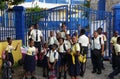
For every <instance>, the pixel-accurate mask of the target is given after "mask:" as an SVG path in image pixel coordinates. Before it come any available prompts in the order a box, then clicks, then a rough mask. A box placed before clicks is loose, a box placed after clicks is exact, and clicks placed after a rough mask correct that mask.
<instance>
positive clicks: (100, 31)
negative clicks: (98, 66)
mask: <svg viewBox="0 0 120 79" xmlns="http://www.w3.org/2000/svg"><path fill="white" fill-rule="evenodd" d="M102 30H103V29H102V28H101V27H99V28H98V29H97V32H98V34H99V37H100V38H101V39H103V41H104V52H105V50H106V47H107V38H106V36H105V35H104V34H102ZM101 60H102V61H101V63H102V69H103V70H104V69H105V67H104V63H103V60H104V56H103V57H102V59H101Z"/></svg>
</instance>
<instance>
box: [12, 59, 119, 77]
mask: <svg viewBox="0 0 120 79" xmlns="http://www.w3.org/2000/svg"><path fill="white" fill-rule="evenodd" d="M104 65H105V70H103V71H102V74H101V75H97V74H92V73H91V71H92V65H91V60H90V59H88V61H87V69H86V73H85V75H84V77H79V79H109V78H108V74H109V73H111V72H112V67H111V64H110V62H109V61H104ZM36 76H37V77H38V79H46V78H43V77H42V69H41V68H40V67H37V69H36ZM13 79H23V69H22V67H19V68H17V69H16V70H15V74H14V78H13ZM29 79H30V78H29ZM62 79H63V78H62ZM67 79H70V77H69V75H68V78H67ZM115 79H120V75H118V76H116V77H115Z"/></svg>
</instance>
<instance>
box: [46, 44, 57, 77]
mask: <svg viewBox="0 0 120 79" xmlns="http://www.w3.org/2000/svg"><path fill="white" fill-rule="evenodd" d="M56 49H57V45H56V44H53V45H52V50H50V51H49V52H48V53H47V55H46V56H47V58H48V61H47V62H48V70H55V71H56V73H57V68H56V67H57V61H58V57H59V54H58V52H57V50H56ZM56 75H57V74H56Z"/></svg>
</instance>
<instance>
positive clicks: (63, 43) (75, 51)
mask: <svg viewBox="0 0 120 79" xmlns="http://www.w3.org/2000/svg"><path fill="white" fill-rule="evenodd" d="M81 32H82V33H83V38H86V37H85V36H84V34H85V30H84V29H82V30H81ZM81 36H82V35H81ZM7 41H8V46H7V48H6V52H7V53H8V60H9V61H11V63H12V65H13V64H14V60H13V55H12V50H16V49H17V48H18V45H19V43H18V45H17V46H16V48H14V47H13V46H12V40H11V38H7ZM116 41H117V44H116V45H115V46H114V50H115V52H116V60H115V61H117V62H119V63H120V37H117V39H116ZM28 42H29V46H28V50H27V54H26V56H25V59H24V65H23V68H24V70H25V75H24V76H25V79H28V74H29V73H30V74H31V79H37V78H36V77H35V68H36V58H35V56H36V55H37V56H39V57H38V58H39V59H38V60H40V61H42V67H43V77H48V73H49V71H50V70H55V71H56V76H57V79H61V77H62V71H64V79H67V72H68V74H69V75H70V77H71V79H78V76H79V75H80V74H81V71H82V69H81V65H80V62H79V59H78V56H79V55H80V51H81V50H82V49H81V46H83V47H84V49H85V50H84V51H85V52H86V54H87V51H88V48H86V47H88V44H89V43H90V40H89V38H86V39H85V40H82V41H80V40H79V38H78V34H77V33H75V34H73V35H72V37H71V36H70V34H69V32H68V31H67V30H66V26H65V24H63V25H62V31H60V32H58V33H57V34H56V36H55V35H54V31H50V37H48V41H47V42H45V43H43V45H42V49H41V50H40V51H36V47H35V46H34V45H35V44H34V42H35V41H34V39H33V38H29V41H28ZM78 42H79V43H78ZM80 42H82V43H81V45H80ZM84 42H85V43H84ZM86 43H87V44H86ZM111 43H112V42H111ZM113 62H114V61H113ZM11 68H12V67H11ZM118 73H120V64H117V67H116V69H115V70H114V71H113V72H112V73H111V74H110V75H109V77H110V78H111V79H113V78H114V76H115V75H117V74H118Z"/></svg>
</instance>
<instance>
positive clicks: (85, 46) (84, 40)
mask: <svg viewBox="0 0 120 79" xmlns="http://www.w3.org/2000/svg"><path fill="white" fill-rule="evenodd" d="M78 43H79V44H80V47H81V51H82V52H81V53H83V55H86V54H87V53H88V45H89V38H88V37H87V36H86V35H85V29H81V31H80V37H79V39H78ZM80 75H81V76H83V75H84V71H83V65H82V63H81V74H80Z"/></svg>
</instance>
